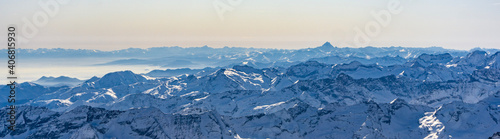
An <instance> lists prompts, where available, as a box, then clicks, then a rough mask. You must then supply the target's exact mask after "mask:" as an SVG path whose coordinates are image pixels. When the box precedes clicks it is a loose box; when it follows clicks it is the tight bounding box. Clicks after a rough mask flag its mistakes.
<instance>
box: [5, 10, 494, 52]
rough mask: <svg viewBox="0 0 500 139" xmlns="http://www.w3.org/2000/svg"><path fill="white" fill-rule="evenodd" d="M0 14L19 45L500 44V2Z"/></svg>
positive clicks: (288, 46) (101, 47)
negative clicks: (13, 26)
mask: <svg viewBox="0 0 500 139" xmlns="http://www.w3.org/2000/svg"><path fill="white" fill-rule="evenodd" d="M47 7H48V8H47ZM0 12H1V13H2V14H0V19H1V20H0V26H2V27H3V28H7V27H8V26H9V25H15V26H16V29H17V33H18V34H19V35H18V37H19V38H20V39H19V41H20V42H19V43H20V44H19V45H18V48H33V49H36V48H71V49H99V50H117V49H125V48H130V47H134V48H149V47H161V46H180V47H200V46H204V45H208V46H210V47H224V46H230V47H255V48H285V49H299V48H308V47H317V46H320V45H322V44H323V43H324V42H326V41H329V42H331V43H332V44H333V45H335V46H338V47H365V46H375V47H390V46H403V47H431V46H439V47H444V48H452V49H462V50H469V49H472V48H475V47H481V48H500V39H498V38H500V0H483V1H470V0H440V1H433V0H377V1H373V0H357V1H350V0H335V1H333V0H273V1H269V0H182V1H180V0H176V1H173V0H171V1H161V0H141V1H137V0H122V1H119V2H117V1H112V0H71V1H70V0H60V1H57V0H39V1H28V0H3V1H0ZM33 30H35V31H33ZM6 34H7V30H6V29H3V30H0V37H1V38H5V39H0V43H2V44H5V43H6V38H7V36H6Z"/></svg>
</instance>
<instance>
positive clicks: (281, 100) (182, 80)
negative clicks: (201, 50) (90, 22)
mask: <svg viewBox="0 0 500 139" xmlns="http://www.w3.org/2000/svg"><path fill="white" fill-rule="evenodd" d="M207 49H208V48H207ZM318 49H321V50H323V49H324V50H325V51H326V50H335V49H336V48H334V47H329V46H328V44H325V45H324V46H321V47H318ZM370 50H371V49H370ZM376 52H377V50H376V49H374V50H372V53H376ZM351 58H354V57H351ZM355 59H359V58H357V57H356V58H355ZM346 62H348V63H338V64H328V63H321V62H318V61H306V62H301V63H298V64H294V65H291V66H289V67H287V68H283V67H271V68H255V67H252V66H250V65H249V64H241V65H233V66H232V67H222V68H206V69H205V70H201V71H198V72H197V73H194V74H185V75H179V76H175V77H162V76H157V78H153V77H150V76H147V75H148V74H146V75H140V74H135V73H133V72H131V71H120V72H112V73H108V74H106V75H104V76H103V77H93V78H91V79H89V80H86V81H84V82H83V83H81V84H79V85H77V86H74V87H68V86H63V87H45V86H41V85H38V84H34V83H22V84H20V85H19V86H18V89H20V90H27V91H26V92H30V91H31V92H34V93H32V94H26V95H27V96H26V98H28V99H27V100H26V101H25V102H22V104H24V106H21V107H20V108H19V111H20V112H19V113H18V114H19V116H18V117H20V118H18V120H20V121H18V122H17V123H19V126H18V127H19V128H20V130H19V131H18V130H16V131H14V132H11V131H9V130H7V129H4V130H2V131H0V137H5V138H11V137H12V138H40V137H49V138H112V137H117V138H124V137H131V138H239V137H242V138H425V137H428V138H448V137H452V138H471V137H481V138H487V137H491V136H495V134H496V133H497V132H499V131H500V128H499V127H500V125H499V123H498V121H499V120H498V119H499V118H500V108H499V106H500V66H499V64H500V52H496V53H493V54H491V53H490V54H489V53H488V52H485V51H473V52H471V53H469V54H465V55H463V56H454V55H452V54H450V53H442V54H422V55H419V56H417V57H415V58H412V59H408V60H406V61H405V62H402V63H396V64H394V65H380V64H364V63H361V62H359V61H356V60H346ZM165 72H177V71H168V70H166V71H165ZM179 72H195V71H193V70H191V69H186V71H179ZM158 74H161V73H158ZM2 89H8V88H7V86H3V87H2ZM4 95H5V94H4ZM2 97H4V96H2ZM23 98H25V97H23ZM3 110H4V111H5V109H3ZM34 113H42V114H41V115H40V116H38V115H35V114H34ZM0 116H4V117H5V116H7V115H6V112H4V113H1V114H0ZM2 125H4V126H6V125H7V123H3V124H2ZM57 125H63V126H57ZM473 128H474V129H473Z"/></svg>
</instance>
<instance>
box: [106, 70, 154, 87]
mask: <svg viewBox="0 0 500 139" xmlns="http://www.w3.org/2000/svg"><path fill="white" fill-rule="evenodd" d="M144 81H147V79H146V78H144V77H143V76H141V75H137V74H135V73H133V72H132V71H130V70H126V71H118V72H112V73H108V74H106V75H104V76H103V77H102V78H101V79H99V81H97V82H98V84H100V85H102V86H103V87H113V86H117V85H123V84H132V83H136V82H144Z"/></svg>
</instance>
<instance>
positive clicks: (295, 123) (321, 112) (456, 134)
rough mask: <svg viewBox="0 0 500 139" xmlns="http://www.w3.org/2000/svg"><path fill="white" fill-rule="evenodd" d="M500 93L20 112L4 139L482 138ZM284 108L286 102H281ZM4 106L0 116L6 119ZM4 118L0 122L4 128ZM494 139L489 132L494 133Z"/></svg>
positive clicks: (499, 113)
mask: <svg viewBox="0 0 500 139" xmlns="http://www.w3.org/2000/svg"><path fill="white" fill-rule="evenodd" d="M499 102H500V95H499V94H496V95H494V96H492V97H489V98H487V99H485V100H483V101H480V102H478V103H476V104H468V103H463V102H454V103H449V104H445V105H443V106H441V107H438V108H431V107H427V106H422V105H412V104H409V103H407V102H406V101H404V100H402V99H395V100H393V101H391V102H390V103H375V102H373V101H364V102H361V103H358V104H355V105H350V106H343V105H338V104H335V103H331V104H328V105H327V106H325V107H324V108H321V109H318V108H317V107H314V106H311V105H308V104H307V103H304V102H302V101H300V100H293V101H289V102H285V103H291V104H293V107H289V108H286V109H281V110H278V111H275V112H272V113H255V114H253V115H248V116H241V117H232V116H225V115H221V114H219V113H218V112H217V111H213V110H211V111H204V112H200V113H192V114H170V113H163V112H162V111H160V110H159V109H156V108H141V109H130V110H126V111H117V110H106V109H103V108H94V107H90V106H79V107H77V108H75V109H73V110H71V111H67V112H54V111H51V110H49V109H46V108H43V107H34V106H23V107H20V108H19V109H18V110H19V113H18V114H17V115H16V116H18V117H19V118H18V119H17V120H16V123H18V125H17V130H16V131H10V130H8V129H6V128H2V130H0V137H2V138H377V139H378V138H487V137H490V136H492V135H493V134H496V133H497V132H498V131H499V130H500V126H499V123H498V119H499V118H500V108H499V107H498V106H497V105H499V104H500V103H499ZM281 105H283V104H281ZM6 113H7V112H6V111H5V109H1V110H0V117H2V118H6V116H7V115H6ZM7 124H8V123H6V122H5V121H2V123H1V124H0V125H7ZM493 136H494V135H493Z"/></svg>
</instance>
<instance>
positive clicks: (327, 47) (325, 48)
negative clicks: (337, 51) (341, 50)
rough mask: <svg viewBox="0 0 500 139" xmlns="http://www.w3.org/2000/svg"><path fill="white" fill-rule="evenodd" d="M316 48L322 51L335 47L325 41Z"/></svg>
mask: <svg viewBox="0 0 500 139" xmlns="http://www.w3.org/2000/svg"><path fill="white" fill-rule="evenodd" d="M318 48H319V49H320V50H323V51H332V50H333V49H334V48H335V47H333V45H332V44H331V43H330V42H325V44H323V45H322V46H320V47H318Z"/></svg>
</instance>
